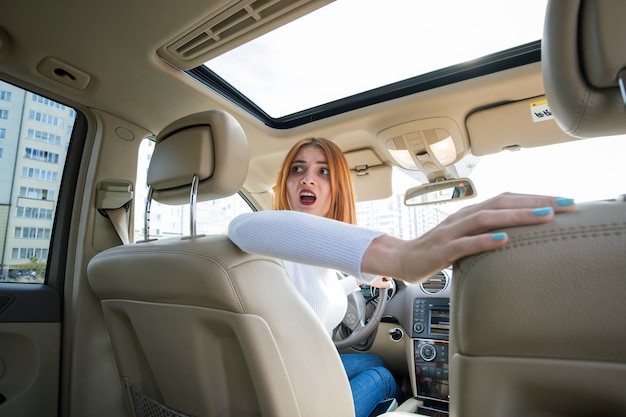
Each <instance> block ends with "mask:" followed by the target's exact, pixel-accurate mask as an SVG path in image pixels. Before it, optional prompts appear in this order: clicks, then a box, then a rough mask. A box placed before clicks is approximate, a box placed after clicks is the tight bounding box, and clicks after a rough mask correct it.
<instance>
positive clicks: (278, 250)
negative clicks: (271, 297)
mask: <svg viewBox="0 0 626 417" xmlns="http://www.w3.org/2000/svg"><path fill="white" fill-rule="evenodd" d="M383 234H384V233H383V232H376V231H373V230H370V229H365V228H363V227H359V226H355V225H352V224H348V223H344V222H340V221H337V220H332V219H328V218H325V217H320V216H314V215H312V214H307V213H302V212H298V211H291V210H280V211H276V210H271V211H269V210H266V211H258V212H255V213H245V214H241V215H239V216H237V217H236V218H235V219H233V220H232V221H231V222H230V224H229V226H228V237H229V238H230V240H232V241H233V243H234V244H235V245H237V246H239V248H241V250H243V251H245V252H248V253H256V254H258V255H265V256H271V257H274V258H279V259H283V260H287V261H291V262H298V263H303V264H308V265H315V266H321V267H326V268H332V269H337V270H339V271H342V272H345V273H347V274H349V275H353V276H355V277H358V278H359V279H361V280H362V281H364V282H370V281H371V276H369V275H367V274H362V273H361V260H362V258H363V254H364V253H365V250H366V249H367V248H368V246H369V245H370V243H371V242H372V240H374V239H375V238H377V237H379V236H382V235H383Z"/></svg>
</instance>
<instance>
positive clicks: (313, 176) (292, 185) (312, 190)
mask: <svg viewBox="0 0 626 417" xmlns="http://www.w3.org/2000/svg"><path fill="white" fill-rule="evenodd" d="M330 193H331V189H330V171H329V169H328V161H327V160H326V156H325V155H324V153H323V152H322V151H321V149H319V148H317V147H315V146H304V147H303V148H301V149H300V150H299V151H298V153H297V154H296V157H295V158H294V160H293V162H292V163H291V167H290V168H289V176H288V177H287V200H288V201H289V206H290V208H291V209H292V210H295V211H302V212H305V213H309V214H314V215H316V216H326V215H327V214H328V213H329V212H330Z"/></svg>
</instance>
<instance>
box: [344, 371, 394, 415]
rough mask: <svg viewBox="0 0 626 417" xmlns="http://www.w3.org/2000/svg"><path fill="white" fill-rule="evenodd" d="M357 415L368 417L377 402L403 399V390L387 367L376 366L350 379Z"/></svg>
mask: <svg viewBox="0 0 626 417" xmlns="http://www.w3.org/2000/svg"><path fill="white" fill-rule="evenodd" d="M350 388H351V389H352V400H353V401H354V411H355V414H356V417H367V416H368V415H369V414H370V412H371V411H372V410H373V409H374V407H376V404H378V403H379V402H381V401H383V400H386V399H387V398H392V397H393V398H397V399H401V397H402V395H403V394H402V391H401V390H400V388H399V387H398V384H397V383H396V381H395V379H394V377H393V375H391V372H389V370H388V369H387V368H385V367H382V366H375V367H373V368H370V369H367V370H366V371H364V372H361V373H360V374H359V375H357V376H355V377H354V378H351V379H350Z"/></svg>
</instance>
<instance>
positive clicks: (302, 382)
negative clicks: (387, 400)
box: [87, 112, 354, 417]
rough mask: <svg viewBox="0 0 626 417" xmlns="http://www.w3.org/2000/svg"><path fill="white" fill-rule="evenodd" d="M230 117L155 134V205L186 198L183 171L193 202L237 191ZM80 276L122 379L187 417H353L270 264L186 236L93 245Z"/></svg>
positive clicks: (327, 358) (331, 359) (317, 335)
mask: <svg viewBox="0 0 626 417" xmlns="http://www.w3.org/2000/svg"><path fill="white" fill-rule="evenodd" d="M220 113H221V112H220ZM206 116H208V118H207V117H206ZM233 123H236V121H235V120H234V119H233V118H232V117H230V116H228V115H226V114H217V115H216V114H215V113H210V114H209V113H206V114H201V115H194V116H191V117H188V118H185V119H183V122H180V121H178V122H175V123H174V124H173V125H171V126H170V127H168V128H166V129H165V130H164V131H163V133H161V135H159V139H158V140H157V144H156V149H155V153H154V155H156V157H154V156H153V158H152V160H151V167H150V171H151V173H150V174H149V177H150V178H151V180H152V181H153V186H155V187H156V188H157V189H158V190H159V192H160V197H161V201H167V202H177V201H179V200H185V198H184V196H187V199H188V195H189V187H190V184H189V183H187V184H185V180H184V178H185V177H187V176H188V174H189V173H198V174H199V175H200V177H201V178H204V181H203V183H201V185H200V187H199V196H198V199H199V200H201V199H207V198H208V199H211V198H215V197H216V196H223V195H224V194H228V193H234V192H236V191H237V190H238V189H239V187H240V186H241V184H242V183H243V180H244V178H245V174H244V175H243V176H241V175H239V174H238V173H235V172H234V171H235V170H234V169H233V167H237V168H238V169H243V167H245V166H247V160H246V161H243V160H241V158H242V155H246V154H245V153H244V152H242V150H245V149H246V146H243V147H241V146H239V145H238V143H240V142H241V139H242V138H243V139H244V140H245V135H243V136H242V131H241V128H240V127H239V125H238V124H237V125H233ZM199 126H200V127H199ZM163 138H165V139H163ZM224 142H229V144H224ZM232 153H236V154H237V155H236V156H234V157H233V155H231V154H232ZM211 154H213V155H215V157H214V160H213V161H212V163H210V162H208V161H206V160H204V158H205V157H206V156H207V155H211ZM168 155H174V157H173V158H171V159H170V158H168ZM199 155H203V156H202V157H200V156H199ZM246 159H247V156H246ZM234 160H239V162H237V165H233V164H234V162H233V161H234ZM223 161H227V162H228V164H227V165H226V166H225V165H224V162H223ZM193 164H195V165H196V166H193ZM212 166H213V167H212ZM220 167H222V168H220ZM227 168H228V169H227ZM187 181H191V178H188V180H187ZM185 189H186V190H185ZM187 201H188V200H187ZM87 272H88V279H89V283H90V285H91V287H92V289H93V291H94V292H95V294H96V295H97V296H98V297H99V298H100V300H101V303H102V309H103V312H104V316H105V321H106V323H107V327H108V330H109V335H110V338H111V341H112V346H113V350H114V353H115V358H116V362H117V366H118V371H119V375H120V378H121V382H122V384H123V386H126V385H127V384H130V385H132V386H133V387H136V388H137V389H138V390H139V391H141V392H142V393H143V394H145V395H147V396H148V397H150V398H152V399H154V400H156V401H158V402H159V403H161V404H164V405H166V406H167V407H170V408H172V409H174V410H178V411H179V412H182V413H186V414H189V415H193V416H197V417H214V416H220V417H221V416H266V417H298V416H302V417H319V416H330V415H334V416H346V417H353V416H354V409H353V405H352V397H351V392H350V386H349V383H348V380H347V377H346V375H345V372H344V370H343V366H342V364H341V360H340V358H339V355H338V353H337V350H336V349H335V347H334V345H333V344H332V342H331V340H330V339H329V338H328V336H327V334H326V332H325V330H324V328H323V327H322V325H321V323H320V322H319V320H318V319H317V317H316V316H315V314H314V313H313V311H312V310H311V309H310V307H309V306H308V305H307V304H306V302H305V301H304V299H303V298H302V297H300V296H299V294H298V293H297V291H296V290H295V288H294V287H293V285H292V284H291V282H290V281H289V278H288V277H287V274H286V272H285V270H284V267H283V265H282V263H281V262H279V261H277V260H275V259H271V258H266V257H261V256H255V255H250V254H246V253H243V252H242V251H241V250H239V249H238V248H237V247H236V246H235V245H234V244H233V243H232V242H231V241H230V240H229V239H228V238H227V237H226V236H223V235H218V236H186V237H176V238H170V239H162V240H153V241H146V242H140V243H136V244H131V245H122V246H118V247H115V248H111V249H108V250H105V251H103V252H101V253H100V254H98V255H96V256H95V257H94V258H93V259H92V261H91V262H90V263H89V266H88V271H87ZM128 402H129V404H130V403H131V400H130V398H129V399H128ZM131 408H132V407H131ZM130 415H132V413H131V414H130Z"/></svg>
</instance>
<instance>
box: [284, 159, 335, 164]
mask: <svg viewBox="0 0 626 417" xmlns="http://www.w3.org/2000/svg"><path fill="white" fill-rule="evenodd" d="M305 163H306V161H305V160H304V159H294V160H293V162H291V164H292V165H293V164H305ZM315 163H316V164H322V165H328V162H327V161H324V160H322V161H315Z"/></svg>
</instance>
